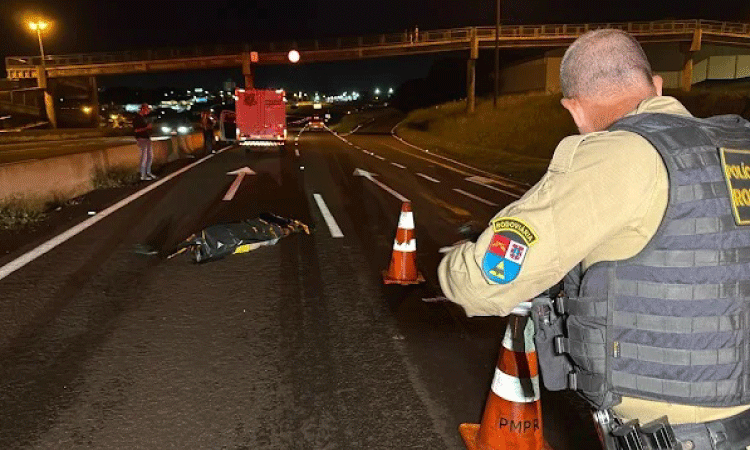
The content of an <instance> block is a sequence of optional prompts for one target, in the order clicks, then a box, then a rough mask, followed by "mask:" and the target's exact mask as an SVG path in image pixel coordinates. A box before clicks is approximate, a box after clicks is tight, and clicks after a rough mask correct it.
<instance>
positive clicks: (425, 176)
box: [417, 172, 440, 183]
mask: <svg viewBox="0 0 750 450" xmlns="http://www.w3.org/2000/svg"><path fill="white" fill-rule="evenodd" d="M417 176H418V177H422V178H424V179H425V180H427V181H432V182H433V183H440V180H436V179H434V178H432V177H431V176H428V175H425V174H423V173H419V172H417Z"/></svg>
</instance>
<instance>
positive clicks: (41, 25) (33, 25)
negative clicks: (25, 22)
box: [29, 20, 49, 65]
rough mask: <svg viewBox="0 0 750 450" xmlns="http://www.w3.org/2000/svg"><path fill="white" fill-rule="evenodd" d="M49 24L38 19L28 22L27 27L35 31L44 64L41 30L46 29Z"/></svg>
mask: <svg viewBox="0 0 750 450" xmlns="http://www.w3.org/2000/svg"><path fill="white" fill-rule="evenodd" d="M48 26H49V24H48V23H47V22H45V21H42V20H40V21H38V22H29V28H31V29H32V30H33V31H36V36H37V38H38V39H39V53H40V54H41V55H42V65H44V60H45V56H44V44H43V43H42V31H44V30H45V29H47V27H48Z"/></svg>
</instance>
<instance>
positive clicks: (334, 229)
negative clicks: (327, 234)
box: [313, 194, 344, 238]
mask: <svg viewBox="0 0 750 450" xmlns="http://www.w3.org/2000/svg"><path fill="white" fill-rule="evenodd" d="M313 197H314V198H315V203H317V204H318V209H320V213H321V214H323V219H324V220H325V221H326V225H328V229H329V230H330V231H331V237H334V238H342V237H344V233H342V232H341V228H339V225H338V224H337V223H336V219H334V218H333V214H331V211H330V210H329V209H328V205H326V202H325V201H324V200H323V196H321V195H320V194H313Z"/></svg>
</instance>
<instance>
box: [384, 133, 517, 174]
mask: <svg viewBox="0 0 750 450" xmlns="http://www.w3.org/2000/svg"><path fill="white" fill-rule="evenodd" d="M405 121H406V119H404V120H402V121H401V122H399V123H397V124H396V126H394V127H393V128H392V129H391V136H393V137H394V138H396V139H397V140H398V141H400V142H401V143H403V144H404V145H408V146H409V147H411V148H414V149H416V150H419V151H422V152H425V153H429V154H431V155H434V156H437V157H438V158H442V159H444V160H446V161H450V162H452V163H455V164H458V165H459V166H463V167H466V168H467V169H471V170H475V171H477V172H479V173H482V174H484V175H485V176H487V177H489V178H494V179H496V180H503V181H507V182H509V183H513V184H516V185H519V186H525V187H531V185H530V184H528V183H524V182H521V181H517V180H512V179H510V178H505V177H501V176H499V175H496V174H494V173H490V172H487V171H486V170H482V169H478V168H476V167H474V166H470V165H468V164H464V163H462V162H460V161H456V160H454V159H450V158H447V157H445V156H443V155H439V154H437V153H434V152H431V151H429V150H426V149H423V148H421V147H417V146H416V145H414V144H412V143H410V142H408V141H406V140H405V139H403V138H402V137H401V136H399V135H398V134H396V129H397V128H398V127H399V125H401V124H402V123H404V122H405Z"/></svg>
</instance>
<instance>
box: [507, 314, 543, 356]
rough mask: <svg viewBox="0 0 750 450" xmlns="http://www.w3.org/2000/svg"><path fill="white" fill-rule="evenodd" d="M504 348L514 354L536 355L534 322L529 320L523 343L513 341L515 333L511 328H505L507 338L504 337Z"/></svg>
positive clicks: (524, 330) (524, 331)
mask: <svg viewBox="0 0 750 450" xmlns="http://www.w3.org/2000/svg"><path fill="white" fill-rule="evenodd" d="M503 347H504V348H505V349H507V350H510V351H513V352H518V353H520V352H525V353H535V352H536V345H534V322H533V321H532V320H531V319H529V320H528V321H527V322H526V327H525V328H524V329H523V341H521V340H520V339H519V340H515V339H513V331H512V330H511V329H510V327H509V326H506V327H505V337H503Z"/></svg>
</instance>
